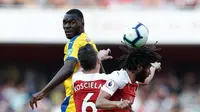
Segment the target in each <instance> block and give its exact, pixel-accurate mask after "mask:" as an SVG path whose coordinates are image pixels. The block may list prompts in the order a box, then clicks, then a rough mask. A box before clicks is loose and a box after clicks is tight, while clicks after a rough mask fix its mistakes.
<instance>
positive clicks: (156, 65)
mask: <svg viewBox="0 0 200 112" xmlns="http://www.w3.org/2000/svg"><path fill="white" fill-rule="evenodd" d="M151 65H152V67H154V68H155V69H156V70H158V71H160V70H161V63H160V62H154V63H151Z"/></svg>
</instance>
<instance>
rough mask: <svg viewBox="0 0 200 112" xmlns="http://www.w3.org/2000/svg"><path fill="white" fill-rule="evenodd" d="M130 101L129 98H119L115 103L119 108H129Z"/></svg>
mask: <svg viewBox="0 0 200 112" xmlns="http://www.w3.org/2000/svg"><path fill="white" fill-rule="evenodd" d="M131 105H132V101H129V100H121V101H120V102H119V104H118V105H117V107H118V108H120V109H131Z"/></svg>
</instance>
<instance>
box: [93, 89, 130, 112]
mask: <svg viewBox="0 0 200 112" xmlns="http://www.w3.org/2000/svg"><path fill="white" fill-rule="evenodd" d="M110 97H111V95H110V94H109V93H107V92H105V91H103V90H101V91H100V93H99V96H98V98H97V100H96V108H97V109H105V110H112V109H114V108H121V109H131V105H132V101H129V100H121V101H110V100H109V98H110Z"/></svg>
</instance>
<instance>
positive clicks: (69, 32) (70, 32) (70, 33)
mask: <svg viewBox="0 0 200 112" xmlns="http://www.w3.org/2000/svg"><path fill="white" fill-rule="evenodd" d="M65 34H66V35H72V34H73V31H65Z"/></svg>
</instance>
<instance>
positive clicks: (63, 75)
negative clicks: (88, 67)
mask: <svg viewBox="0 0 200 112" xmlns="http://www.w3.org/2000/svg"><path fill="white" fill-rule="evenodd" d="M76 63H77V62H76V61H75V60H66V61H65V63H64V65H63V66H62V68H61V69H60V70H59V71H58V72H57V74H56V75H55V76H54V77H53V79H52V80H51V81H50V82H49V83H48V84H47V85H46V86H45V87H44V89H42V90H41V91H40V92H37V93H35V94H33V95H32V97H31V100H30V106H31V108H32V109H34V105H35V107H36V108H37V101H38V100H41V99H42V98H43V97H44V96H45V95H46V94H47V93H49V92H50V91H51V90H52V89H54V88H55V87H56V86H58V85H59V84H61V83H62V82H64V80H66V79H67V78H69V77H70V76H71V75H72V74H73V71H74V68H75V66H76Z"/></svg>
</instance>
